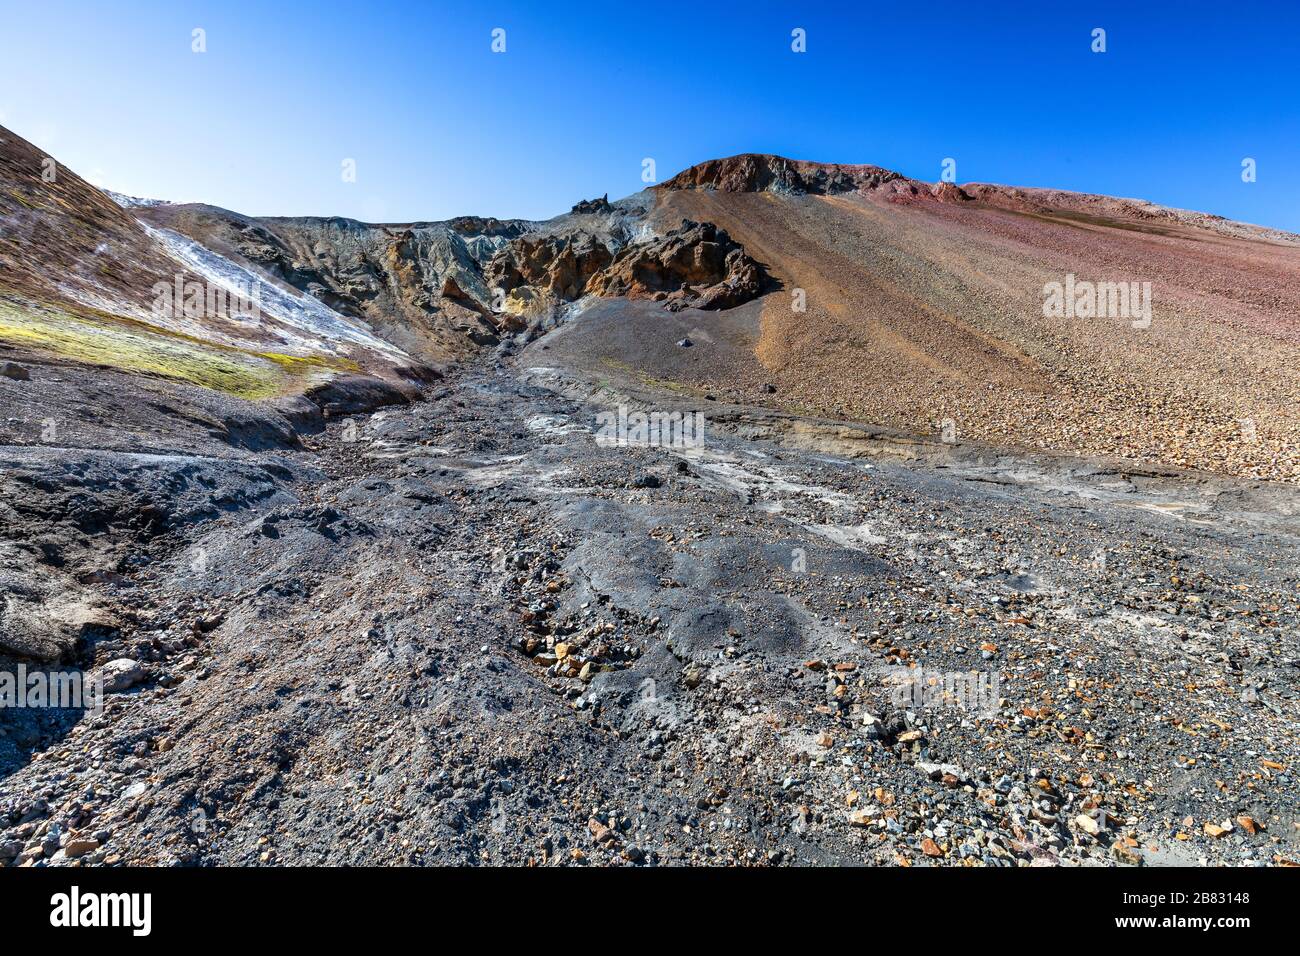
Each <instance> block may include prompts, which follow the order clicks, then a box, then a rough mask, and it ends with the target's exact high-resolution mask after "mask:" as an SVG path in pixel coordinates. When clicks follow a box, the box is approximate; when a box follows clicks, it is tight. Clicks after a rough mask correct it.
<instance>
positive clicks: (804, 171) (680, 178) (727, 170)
mask: <svg viewBox="0 0 1300 956" xmlns="http://www.w3.org/2000/svg"><path fill="white" fill-rule="evenodd" d="M896 181H905V182H910V180H905V177H903V176H901V175H900V174H898V173H896V172H893V171H891V170H888V169H884V168H882V167H880V166H869V165H857V166H848V165H833V164H830V163H811V162H805V161H803V160H797V159H786V158H785V157H783V156H771V155H767V154H762V153H744V154H741V155H739V156H731V157H728V158H727V159H715V160H710V161H709V162H706V163H700V164H699V165H697V166H692V167H691V168H690V169H685V170H682V172H680V173H678V174H677V175H676V176H674V177H673V178H672V179H670V180H668V181H667V182H665V183H662V184H661V185H659V186H658V187H656V188H657V189H661V190H677V189H715V190H717V191H718V192H729V193H755V192H778V193H787V194H790V195H803V194H812V195H819V196H820V195H834V194H836V193H848V192H858V191H860V190H865V189H877V188H879V187H881V186H883V185H885V184H886V183H891V182H896Z"/></svg>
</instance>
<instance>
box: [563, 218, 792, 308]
mask: <svg viewBox="0 0 1300 956" xmlns="http://www.w3.org/2000/svg"><path fill="white" fill-rule="evenodd" d="M766 285H767V275H766V273H765V272H764V271H763V267H762V266H760V265H759V264H758V263H757V262H755V261H754V260H753V259H752V258H750V257H749V256H748V255H747V254H746V253H745V250H744V248H743V247H741V245H740V244H739V243H737V242H736V241H735V240H733V239H732V238H731V237H730V236H729V235H727V233H726V231H725V230H723V229H720V228H719V227H717V226H715V225H714V224H713V223H710V222H704V223H700V222H691V221H689V220H686V221H684V222H683V223H682V225H681V226H680V227H679V228H677V229H675V230H673V231H672V232H671V233H669V234H668V235H666V236H664V237H663V238H662V239H656V240H654V241H652V242H648V243H642V244H637V245H632V246H628V247H627V248H625V249H624V250H622V251H621V252H620V253H619V254H618V255H617V256H616V257H615V258H614V261H613V262H612V263H611V264H610V266H609V267H608V268H607V269H605V270H604V271H603V272H601V273H600V274H599V275H597V276H596V277H595V278H594V280H593V281H592V283H591V285H590V287H589V288H588V291H589V292H591V293H592V294H594V295H601V296H626V297H628V298H631V299H654V300H656V301H664V302H665V303H666V305H667V306H668V308H669V309H671V310H673V311H674V312H676V311H679V310H681V309H687V308H694V309H729V308H732V307H734V306H737V305H742V304H743V303H745V302H748V301H749V300H750V299H753V298H755V297H757V296H759V295H761V294H762V293H763V291H764V288H765V287H766Z"/></svg>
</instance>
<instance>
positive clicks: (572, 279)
mask: <svg viewBox="0 0 1300 956" xmlns="http://www.w3.org/2000/svg"><path fill="white" fill-rule="evenodd" d="M613 259H614V255H613V253H611V252H610V251H609V249H608V247H606V246H605V244H604V243H603V242H601V241H600V240H598V239H597V238H596V237H595V236H592V235H590V234H589V233H579V234H577V235H575V236H567V237H561V236H524V237H522V238H519V239H516V240H515V241H514V242H512V243H510V245H508V246H506V247H505V248H504V249H502V250H501V251H500V252H499V253H497V254H496V255H495V256H494V257H493V258H492V260H491V261H490V262H489V263H488V264H487V267H486V268H485V269H484V271H483V276H484V279H485V280H486V282H487V284H488V286H489V287H490V288H492V289H500V290H501V291H502V292H505V293H511V292H514V291H515V290H517V289H519V288H520V287H521V286H530V287H532V288H533V289H534V290H538V291H541V292H545V293H549V294H550V295H552V296H553V297H555V298H556V299H559V300H561V301H566V302H570V301H572V300H574V299H577V298H579V297H580V296H582V295H583V294H584V292H585V290H586V288H587V285H588V283H589V282H590V281H591V280H592V278H593V277H594V276H595V275H596V274H597V273H598V272H600V271H601V270H602V269H604V268H605V267H607V266H608V265H609V264H610V263H611V262H612V261H613Z"/></svg>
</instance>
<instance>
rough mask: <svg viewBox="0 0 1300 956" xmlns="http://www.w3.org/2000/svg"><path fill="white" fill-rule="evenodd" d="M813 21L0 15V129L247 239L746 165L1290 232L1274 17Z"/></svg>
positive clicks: (1081, 13)
mask: <svg viewBox="0 0 1300 956" xmlns="http://www.w3.org/2000/svg"><path fill="white" fill-rule="evenodd" d="M838 6H840V5H838V4H834V3H829V4H828V3H820V4H816V5H815V6H812V7H811V8H809V7H808V6H806V5H803V4H796V3H784V4H781V3H761V2H758V3H755V2H749V3H741V2H735V3H731V2H716V3H696V4H690V5H679V4H667V3H664V4H655V3H626V4H624V3H617V2H613V0H611V2H608V3H591V4H578V3H572V4H571V3H564V2H561V0H556V2H537V3H493V2H490V0H479V2H463V3H462V2H452V3H438V2H431V0H424V2H409V3H398V2H384V0H379V2H366V0H348V2H336V0H315V2H311V3H296V2H295V3H288V2H284V3H276V2H273V0H266V2H261V3H254V2H244V0H223V2H220V3H187V2H183V0H180V2H178V0H171V2H154V0H135V2H130V3H113V2H105V0H99V2H89V0H87V2H60V0H43V2H40V3H34V2H31V0H21V2H19V0H0V124H3V125H5V126H8V127H10V128H11V129H13V130H14V131H15V132H17V133H19V134H20V135H22V136H25V137H27V138H29V139H31V140H32V141H33V142H35V143H37V145H39V146H41V147H42V148H45V149H47V150H49V151H50V152H52V153H53V154H54V155H55V156H56V157H57V158H58V159H59V160H61V161H62V162H64V163H65V164H67V165H68V166H70V167H71V168H72V169H74V170H76V171H77V172H79V173H81V174H83V175H86V176H88V177H89V178H92V179H94V180H97V181H99V182H101V184H103V185H106V186H108V187H110V188H114V189H119V190H121V191H123V192H129V193H134V194H138V195H145V196H157V197H162V198H168V199H176V200H198V201H207V202H212V203H215V204H217V205H221V206H225V207H228V208H232V209H236V210H239V211H241V212H246V213H250V214H254V215H304V214H316V215H345V216H351V217H355V218H359V219H365V220H370V221H406V220H416V219H443V218H447V217H449V216H453V215H460V214H465V213H477V214H481V215H496V216H524V217H531V218H544V217H548V216H551V215H555V214H557V213H560V212H563V211H565V210H567V209H568V207H569V206H570V205H572V204H573V203H574V202H576V201H577V200H578V199H581V198H584V197H590V196H592V195H599V194H601V193H604V192H606V191H608V192H609V193H610V195H611V197H618V196H623V195H626V194H628V193H631V192H635V191H636V190H638V189H640V188H642V186H643V183H642V182H641V168H642V165H641V164H642V160H643V159H644V158H646V157H652V158H653V159H654V160H655V162H656V166H657V170H658V173H659V178H660V179H666V178H667V177H668V176H670V175H672V174H673V173H674V172H676V171H677V170H679V169H681V168H684V167H686V166H689V165H691V164H692V163H695V162H699V161H702V160H705V159H710V158H715V157H719V156H726V155H731V154H734V153H740V152H772V153H780V154H782V155H786V156H791V157H795V158H801V159H813V160H821V161H827V162H871V163H877V164H879V165H882V166H886V167H889V168H891V169H896V170H898V171H900V172H902V173H905V174H907V175H910V176H915V177H918V178H922V179H927V180H937V179H938V178H939V175H940V169H941V163H942V161H943V159H944V158H947V157H951V158H953V159H955V160H956V161H957V179H958V181H960V182H967V181H990V182H1003V183H1012V184H1017V185H1028V186H1053V187H1058V188H1064V189H1076V190H1082V191H1087V192H1100V193H1109V194H1113V195H1121V196H1136V197H1141V198H1145V199H1151V200H1154V201H1157V202H1162V203H1167V204H1169V205H1175V206H1182V207H1186V208H1192V209H1200V210H1205V211H1208V212H1214V213H1218V214H1220V215H1225V216H1229V217H1231V218H1234V219H1242V220H1246V221H1249V222H1258V223H1263V224H1266V225H1272V226H1278V227H1281V228H1285V229H1290V230H1294V231H1300V188H1297V186H1296V181H1295V179H1294V172H1295V165H1296V163H1297V162H1300V97H1298V96H1297V85H1296V84H1297V79H1298V78H1300V67H1297V64H1300V4H1295V3H1291V2H1286V3H1282V2H1278V3H1276V4H1267V3H1256V4H1250V3H1243V4H1225V3H1217V4H1215V3H1202V2H1199V0H1189V2H1177V3H1175V2H1165V3H1144V4H1139V3H1132V2H1130V3H1115V4H1110V3H1097V2H1093V3H1071V2H1049V0H1043V2H1038V3H1018V4H1012V3H1002V4H996V3H973V4H966V3H942V2H940V3H933V2H930V3H923V4H916V5H915V6H914V7H913V8H912V9H911V10H910V11H909V10H907V9H905V7H906V5H905V4H893V5H876V4H866V3H856V2H855V3H851V4H847V3H846V4H843V9H837V7H838ZM1139 7H1140V8H1141V9H1136V8H1139ZM196 27H197V28H202V29H203V30H205V31H206V38H207V52H206V53H201V54H199V53H194V52H192V50H191V35H192V34H191V31H192V30H193V29H195V28H196ZM496 27H501V28H503V29H505V31H506V52H505V53H502V54H494V53H493V52H492V50H491V40H492V38H491V31H492V30H493V28H496ZM796 27H800V28H803V29H804V30H806V32H807V52H806V53H803V54H796V53H793V52H792V51H791V49H790V43H791V39H790V33H791V30H792V29H794V28H796ZM1096 27H1101V28H1104V29H1105V30H1106V40H1107V51H1106V52H1105V53H1104V54H1096V53H1093V52H1092V51H1091V49H1090V45H1091V42H1092V38H1091V33H1092V30H1093V29H1094V28H1096ZM1245 157H1250V158H1253V159H1255V160H1256V163H1257V181H1256V182H1254V183H1243V182H1242V179H1241V162H1242V159H1243V158H1245ZM349 158H350V159H354V160H355V161H356V170H357V177H356V182H352V183H348V182H344V181H343V177H342V176H341V169H342V166H341V164H342V162H343V160H344V159H349Z"/></svg>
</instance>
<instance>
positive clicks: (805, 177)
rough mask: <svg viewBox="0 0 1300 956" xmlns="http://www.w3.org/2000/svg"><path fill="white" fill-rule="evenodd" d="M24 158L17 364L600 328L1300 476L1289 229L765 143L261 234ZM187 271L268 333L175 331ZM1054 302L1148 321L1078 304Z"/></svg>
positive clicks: (304, 222) (372, 361)
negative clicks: (479, 208)
mask: <svg viewBox="0 0 1300 956" xmlns="http://www.w3.org/2000/svg"><path fill="white" fill-rule="evenodd" d="M3 140H4V142H3V144H0V164H2V165H0V171H2V172H3V177H4V184H5V188H4V189H3V190H0V214H3V218H4V222H5V229H4V232H3V234H0V266H2V267H3V272H0V309H3V323H0V344H2V345H3V346H4V347H6V348H7V349H9V350H10V352H11V354H13V355H14V356H15V357H21V355H20V353H21V352H23V351H24V350H34V351H36V352H40V353H44V354H51V355H55V356H58V357H59V358H60V359H61V360H68V361H82V362H84V361H90V362H95V363H102V364H107V365H118V366H119V367H121V368H124V369H126V370H130V371H135V372H139V373H142V374H151V375H161V376H163V377H174V378H177V379H180V380H186V381H192V382H196V383H198V384H202V385H213V386H215V387H218V388H223V389H226V390H228V391H233V392H235V393H236V394H243V395H246V396H249V397H254V398H256V397H272V396H274V395H277V394H280V395H282V394H287V393H292V392H294V391H296V390H301V389H302V388H305V387H309V386H310V384H311V383H313V382H315V383H319V382H321V381H323V380H325V379H327V378H329V377H331V376H337V375H340V374H347V373H359V372H361V373H366V374H369V375H372V376H377V377H378V378H380V379H384V380H388V381H390V382H391V383H393V384H394V385H395V386H396V387H398V388H399V389H400V388H405V387H408V386H410V385H413V384H416V383H418V382H419V381H420V380H421V379H427V378H428V377H429V376H430V375H433V374H436V370H437V369H439V368H442V367H445V365H446V364H447V363H449V362H455V361H459V360H462V359H465V358H467V357H469V356H471V355H473V354H474V353H476V352H478V351H480V350H481V349H483V348H487V347H495V346H498V344H499V343H501V342H502V341H503V340H504V341H506V342H507V343H509V342H510V341H512V340H514V339H518V340H519V342H521V343H522V342H526V341H529V340H531V339H533V338H535V337H536V336H537V335H538V334H539V333H540V332H541V331H544V330H547V329H550V328H553V327H555V326H556V325H559V324H566V323H570V320H571V323H570V324H571V330H570V331H571V334H568V333H566V334H565V335H560V336H557V337H556V338H555V340H554V343H553V345H552V346H551V348H552V349H553V352H554V354H555V355H559V356H564V357H565V358H566V360H569V361H572V362H578V363H584V364H585V366H586V367H587V368H589V369H591V370H593V371H599V369H600V368H601V367H610V366H611V365H613V366H618V367H620V368H622V367H630V368H633V369H636V370H638V374H640V375H641V376H642V377H644V378H647V379H652V380H656V381H661V382H670V383H675V386H676V387H678V388H682V389H687V390H694V391H695V392H697V393H699V394H700V395H701V396H703V395H705V394H708V393H718V394H721V395H725V396H726V397H728V398H731V399H735V400H745V401H755V402H759V403H763V404H768V405H773V406H775V407H781V408H785V409H789V410H794V411H801V412H805V413H811V414H817V415H823V416H829V417H834V418H839V419H845V420H851V421H860V422H867V423H871V424H876V425H882V426H888V427H892V428H896V429H900V430H903V431H908V432H913V433H922V434H937V433H939V432H940V431H941V430H944V429H945V428H946V431H945V434H947V435H948V436H949V437H950V438H952V437H956V438H958V439H961V440H975V441H979V442H984V443H989V444H996V445H1018V446H1027V447H1035V448H1049V449H1058V450H1066V451H1074V452H1082V453H1088V454H1094V455H1096V454H1103V455H1113V456H1119V457H1123V458H1130V459H1137V460H1143V461H1147V462H1152V463H1161V464H1165V465H1174V466H1181V467H1190V468H1199V469H1207V470H1212V471H1219V472H1225V473H1232V474H1240V475H1249V476H1256V477H1263V478H1272V479H1284V480H1295V479H1297V478H1300V461H1298V460H1297V453H1296V448H1297V445H1298V443H1300V418H1298V416H1297V411H1296V409H1297V407H1298V406H1297V398H1298V397H1300V383H1298V375H1297V371H1296V370H1297V368H1298V367H1300V362H1298V361H1297V360H1298V359H1300V352H1298V351H1297V349H1298V348H1300V322H1298V321H1297V319H1296V316H1297V315H1300V283H1297V274H1300V238H1298V237H1296V236H1294V235H1290V234H1286V233H1281V232H1278V231H1275V230H1269V229H1264V228H1259V227H1254V226H1248V225H1244V224H1240V223H1234V222H1230V221H1227V220H1224V219H1221V218H1218V217H1214V216H1209V215H1204V214H1198V213H1190V212H1185V211H1180V210H1174V209H1168V208H1164V207H1160V206H1155V205H1153V204H1150V203H1146V202H1141V201H1137V200H1126V199H1113V198H1109V197H1103V196H1093V195H1085V194H1078V193H1068V192H1061V191H1054V190H1043V189H1020V188H1011V187H1004V186H996V185H985V184H966V185H963V186H958V185H956V184H953V183H941V184H937V185H932V184H928V183H923V182H919V181H916V180H912V179H908V178H907V177H904V176H901V175H899V174H897V173H894V172H891V171H889V170H886V169H882V168H880V167H876V166H869V165H834V164H823V163H812V162H801V161H793V160H787V159H784V158H781V157H777V156H769V155H753V154H748V155H742V156H736V157H732V158H729V159H724V160H715V161H710V162H706V163H702V164H700V165H698V166H695V167H692V168H690V169H687V170H684V171H683V172H681V173H679V174H678V175H676V176H674V177H673V178H672V179H670V180H668V181H667V182H664V183H662V184H660V185H658V186H655V187H652V188H650V189H648V190H645V191H644V192H642V193H640V194H637V195H634V196H631V197H628V198H627V199H624V200H621V201H618V202H614V203H610V202H608V201H607V200H606V199H601V200H593V201H591V202H582V203H579V204H577V205H576V206H575V207H574V210H573V211H572V212H570V213H568V214H566V215H563V216H560V217H557V218H556V219H553V220H549V221H546V222H528V221H522V220H508V221H502V220H495V219H483V218H478V217H472V216H466V217H461V218H459V219H454V220H450V221H447V222H414V223H403V224H386V225H372V224H367V223H361V222H356V221H354V220H348V219H341V218H297V219H283V218H257V217H250V216H245V215H241V214H238V213H233V212H229V211H226V210H222V209H218V208H215V207H211V206H204V205H192V204H191V205H174V204H169V203H140V204H129V205H127V206H126V207H125V208H123V207H120V206H119V205H118V203H117V202H114V201H112V200H110V199H109V198H108V197H107V196H105V194H103V193H101V192H100V191H99V190H96V189H94V188H93V187H91V186H89V185H88V184H87V183H85V182H84V181H82V180H80V179H79V178H78V177H77V176H76V175H75V174H74V173H72V172H71V171H68V170H66V169H64V168H62V167H59V166H57V165H56V164H54V161H53V160H52V159H50V158H49V157H46V156H45V155H44V154H43V153H41V152H40V151H38V150H36V149H35V148H34V147H32V146H30V144H27V143H25V142H23V141H22V140H21V139H19V138H18V137H16V136H14V135H13V134H12V133H8V132H4V133H3ZM51 165H52V166H53V168H54V169H56V170H57V174H56V175H55V177H54V178H53V179H52V180H51V181H47V180H48V179H49V177H48V175H44V176H43V172H42V171H43V170H44V169H47V168H49V167H50V166H51ZM177 277H180V280H181V282H182V283H183V282H184V281H185V280H186V277H189V278H195V279H198V280H201V281H202V282H205V283H208V284H209V285H210V284H213V283H216V284H222V283H225V284H226V285H232V284H235V283H241V282H242V283H243V285H244V286H251V287H252V288H254V290H255V291H257V292H258V293H259V305H260V307H261V308H260V311H261V313H262V314H261V315H260V316H259V317H258V318H257V319H256V320H255V321H249V320H248V319H247V317H245V318H241V317H239V316H231V315H225V314H214V315H203V316H201V317H200V318H199V319H195V320H191V321H176V320H167V319H162V320H160V319H158V317H157V315H156V310H151V308H150V297H151V295H152V294H153V292H152V290H154V289H155V288H156V287H157V284H158V283H159V282H162V283H169V282H175V281H176V280H177ZM1053 288H1058V289H1060V290H1062V295H1063V294H1064V290H1066V289H1068V290H1069V291H1070V294H1071V296H1072V297H1073V296H1074V295H1075V294H1076V292H1075V290H1076V289H1077V290H1080V291H1079V294H1082V290H1085V289H1094V288H1101V289H1103V290H1105V289H1110V290H1111V292H1112V295H1113V293H1114V291H1115V290H1116V289H1118V290H1119V291H1120V292H1123V293H1125V303H1124V307H1123V308H1122V309H1121V310H1120V313H1121V314H1115V315H1110V314H1109V313H1108V312H1107V310H1106V306H1107V305H1108V304H1109V300H1108V299H1107V296H1106V294H1105V293H1103V295H1102V297H1101V300H1100V301H1101V305H1100V308H1097V309H1095V310H1093V311H1094V312H1097V313H1100V314H1088V312H1089V310H1087V309H1083V308H1078V309H1076V308H1075V302H1074V300H1073V298H1072V299H1071V302H1070V303H1069V307H1068V308H1057V309H1055V310H1053V309H1052V308H1051V298H1052V292H1051V290H1052V289H1053ZM1130 290H1131V291H1132V293H1133V294H1132V301H1131V302H1128V298H1129V296H1128V292H1129V291H1130ZM1117 302H1118V300H1117ZM1089 305H1090V307H1091V300H1090V302H1089ZM679 326H680V328H679ZM692 331H696V332H697V333H698V334H696V335H694V336H692V335H691V334H690V333H691V332H692ZM633 341H635V342H636V343H637V344H636V345H635V346H634V347H633V346H631V345H630V343H632V342H633ZM679 341H689V342H690V343H691V344H692V345H693V346H695V347H679V346H676V345H675V343H676V342H679ZM509 347H510V346H509V345H507V348H509Z"/></svg>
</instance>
